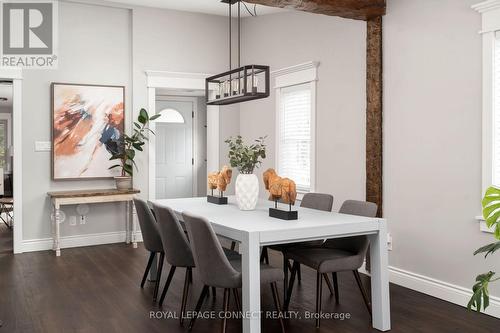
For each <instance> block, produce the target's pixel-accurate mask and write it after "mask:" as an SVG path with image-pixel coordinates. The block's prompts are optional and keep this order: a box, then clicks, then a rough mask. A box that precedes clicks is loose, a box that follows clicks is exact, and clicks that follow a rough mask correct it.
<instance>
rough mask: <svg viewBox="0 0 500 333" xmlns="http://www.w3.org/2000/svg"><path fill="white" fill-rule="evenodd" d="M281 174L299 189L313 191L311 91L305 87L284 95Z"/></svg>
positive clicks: (280, 122) (296, 88)
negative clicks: (293, 182)
mask: <svg viewBox="0 0 500 333" xmlns="http://www.w3.org/2000/svg"><path fill="white" fill-rule="evenodd" d="M280 94H281V95H280V106H279V108H280V110H279V120H280V121H279V133H278V137H279V143H278V144H279V156H278V158H279V164H278V165H279V173H280V175H281V176H283V177H288V178H290V179H293V180H294V181H295V183H296V184H297V188H298V189H299V190H303V191H309V190H310V189H311V88H310V85H309V84H301V85H298V86H292V87H287V88H283V89H281V91H280Z"/></svg>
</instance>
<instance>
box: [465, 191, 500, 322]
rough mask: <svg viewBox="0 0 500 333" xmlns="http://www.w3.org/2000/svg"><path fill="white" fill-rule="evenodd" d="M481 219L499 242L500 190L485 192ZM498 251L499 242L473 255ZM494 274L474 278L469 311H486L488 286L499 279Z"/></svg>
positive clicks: (484, 274)
mask: <svg viewBox="0 0 500 333" xmlns="http://www.w3.org/2000/svg"><path fill="white" fill-rule="evenodd" d="M482 206H483V217H484V220H485V221H486V225H487V226H488V227H489V228H493V227H494V228H495V232H494V234H495V238H496V239H498V240H500V220H499V218H500V189H499V188H497V187H494V186H491V187H489V188H488V189H487V190H486V193H485V195H484V198H483V201H482ZM499 249H500V241H497V242H495V243H491V244H488V245H485V246H483V247H481V248H479V249H477V250H476V251H475V252H474V255H477V254H479V253H484V254H485V255H484V257H485V258H486V257H488V255H490V254H493V253H495V252H496V251H497V250H499ZM495 274H496V273H495V272H492V271H489V272H488V273H483V274H479V275H478V276H477V277H476V283H475V284H474V286H473V287H472V293H473V294H472V297H471V299H470V301H469V303H468V304H467V308H468V309H469V310H471V309H475V310H476V311H477V312H480V311H481V308H482V309H483V310H486V308H487V307H488V306H489V304H490V296H489V295H490V293H489V290H488V287H489V284H490V283H492V282H495V281H497V280H500V277H497V278H494V276H495Z"/></svg>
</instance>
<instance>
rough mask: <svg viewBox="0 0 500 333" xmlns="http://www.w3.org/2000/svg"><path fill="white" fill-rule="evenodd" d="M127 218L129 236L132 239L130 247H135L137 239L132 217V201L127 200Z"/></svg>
mask: <svg viewBox="0 0 500 333" xmlns="http://www.w3.org/2000/svg"><path fill="white" fill-rule="evenodd" d="M127 214H128V219H129V221H130V224H131V229H132V231H131V235H130V238H131V240H132V247H133V248H134V249H137V239H136V230H135V229H136V228H135V219H134V202H133V201H128V211H127Z"/></svg>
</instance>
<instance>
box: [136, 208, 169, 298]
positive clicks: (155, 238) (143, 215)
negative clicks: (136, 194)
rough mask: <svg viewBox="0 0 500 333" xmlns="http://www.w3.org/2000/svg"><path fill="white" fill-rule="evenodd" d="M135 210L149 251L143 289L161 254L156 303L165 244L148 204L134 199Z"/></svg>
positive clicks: (156, 286) (155, 296) (156, 284)
mask: <svg viewBox="0 0 500 333" xmlns="http://www.w3.org/2000/svg"><path fill="white" fill-rule="evenodd" d="M134 205H135V210H136V211H137V218H138V220H139V225H140V227H141V232H142V239H143V244H144V247H145V248H146V250H148V251H149V260H148V264H147V266H146V270H145V271H144V275H143V277H142V281H141V288H143V287H144V283H145V282H146V279H147V277H148V273H149V270H150V269H151V265H152V264H153V261H154V258H155V256H156V254H157V253H159V254H160V260H159V267H158V268H159V269H158V271H157V272H158V273H157V274H158V275H157V277H156V281H155V288H154V292H153V301H154V302H156V298H157V296H158V288H159V285H160V278H161V268H162V266H163V260H164V257H165V253H164V252H163V244H162V242H161V238H160V234H159V232H158V225H157V223H156V220H155V217H154V215H153V213H152V212H151V209H150V208H149V206H148V204H147V203H146V202H145V201H144V200H141V199H134Z"/></svg>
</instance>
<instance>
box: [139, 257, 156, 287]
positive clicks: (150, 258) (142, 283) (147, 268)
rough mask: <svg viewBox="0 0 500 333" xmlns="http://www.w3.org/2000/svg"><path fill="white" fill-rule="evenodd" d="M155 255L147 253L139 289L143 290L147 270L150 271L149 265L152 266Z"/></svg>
mask: <svg viewBox="0 0 500 333" xmlns="http://www.w3.org/2000/svg"><path fill="white" fill-rule="evenodd" d="M155 255H156V253H154V252H150V253H149V260H148V265H147V266H146V270H145V271H144V275H143V276H142V281H141V288H144V283H146V279H147V278H148V274H149V270H150V269H151V265H152V264H153V260H154V259H155Z"/></svg>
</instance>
